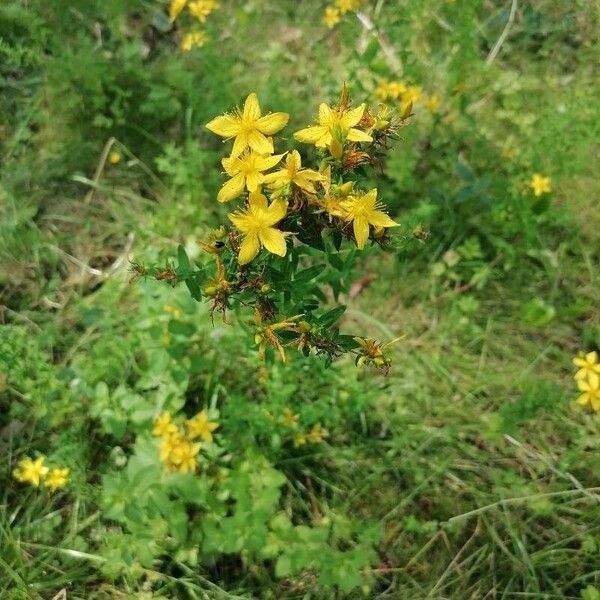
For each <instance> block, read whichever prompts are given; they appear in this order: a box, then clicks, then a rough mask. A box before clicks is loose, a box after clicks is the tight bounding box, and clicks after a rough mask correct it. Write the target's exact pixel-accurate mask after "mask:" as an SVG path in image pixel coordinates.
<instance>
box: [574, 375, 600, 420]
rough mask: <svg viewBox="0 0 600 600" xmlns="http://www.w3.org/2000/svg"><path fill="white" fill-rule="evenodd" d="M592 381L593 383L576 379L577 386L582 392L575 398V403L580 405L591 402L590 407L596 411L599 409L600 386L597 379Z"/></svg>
mask: <svg viewBox="0 0 600 600" xmlns="http://www.w3.org/2000/svg"><path fill="white" fill-rule="evenodd" d="M594 383H595V385H594V384H592V382H591V381H585V380H584V379H579V380H577V387H578V388H579V389H580V390H581V391H582V392H583V393H582V394H581V396H579V398H577V403H578V404H581V405H582V406H585V405H586V404H591V406H592V408H593V409H594V410H595V411H596V412H598V411H599V410H600V387H598V382H597V381H595V382H594Z"/></svg>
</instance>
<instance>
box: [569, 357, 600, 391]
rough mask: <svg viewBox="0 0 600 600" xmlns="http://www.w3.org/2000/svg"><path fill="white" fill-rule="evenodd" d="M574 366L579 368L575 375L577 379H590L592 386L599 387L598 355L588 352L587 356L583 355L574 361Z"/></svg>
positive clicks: (599, 367) (599, 365)
mask: <svg viewBox="0 0 600 600" xmlns="http://www.w3.org/2000/svg"><path fill="white" fill-rule="evenodd" d="M573 364H574V365H575V366H576V367H579V370H578V371H577V373H575V379H577V380H579V379H586V378H587V379H588V381H589V382H590V384H591V385H592V386H595V387H598V385H599V384H600V364H598V353H597V352H595V351H594V352H588V353H587V354H586V355H583V353H581V354H580V355H579V356H576V357H575V358H574V359H573Z"/></svg>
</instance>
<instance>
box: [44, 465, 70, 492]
mask: <svg viewBox="0 0 600 600" xmlns="http://www.w3.org/2000/svg"><path fill="white" fill-rule="evenodd" d="M68 481H69V469H68V468H67V467H64V468H62V469H59V468H55V469H50V472H49V473H48V475H47V477H46V478H45V479H44V486H45V487H47V488H48V489H49V490H50V491H51V492H55V491H56V490H58V489H60V488H63V487H65V485H67V483H68Z"/></svg>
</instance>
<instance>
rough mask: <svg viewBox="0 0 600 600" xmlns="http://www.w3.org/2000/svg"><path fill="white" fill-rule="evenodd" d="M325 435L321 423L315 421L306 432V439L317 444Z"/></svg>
mask: <svg viewBox="0 0 600 600" xmlns="http://www.w3.org/2000/svg"><path fill="white" fill-rule="evenodd" d="M326 435H327V432H326V431H325V430H324V429H322V428H321V424H320V423H317V424H316V425H313V427H312V429H311V430H310V431H309V432H308V435H307V436H306V439H307V440H308V441H309V442H310V443H311V444H318V443H319V442H322V441H323V438H324V437H325V436H326Z"/></svg>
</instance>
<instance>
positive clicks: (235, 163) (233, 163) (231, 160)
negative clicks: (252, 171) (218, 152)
mask: <svg viewBox="0 0 600 600" xmlns="http://www.w3.org/2000/svg"><path fill="white" fill-rule="evenodd" d="M239 163H240V161H239V159H238V158H237V157H235V156H228V157H227V158H224V159H222V160H221V164H222V165H223V168H224V169H225V173H227V175H229V176H230V177H233V176H234V175H236V174H237V173H239V172H240V164H239Z"/></svg>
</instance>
